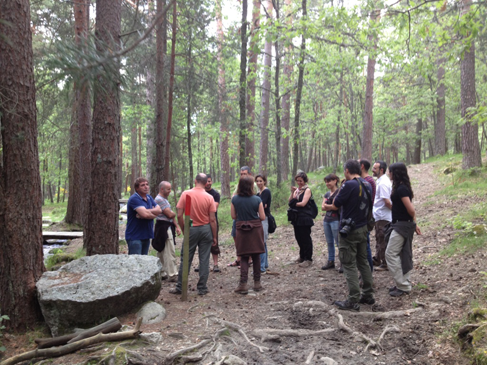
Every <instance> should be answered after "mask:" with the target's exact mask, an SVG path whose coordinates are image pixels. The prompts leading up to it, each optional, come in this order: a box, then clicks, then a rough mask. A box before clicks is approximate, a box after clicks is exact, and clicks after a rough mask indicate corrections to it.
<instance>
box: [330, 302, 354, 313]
mask: <svg viewBox="0 0 487 365" xmlns="http://www.w3.org/2000/svg"><path fill="white" fill-rule="evenodd" d="M333 304H335V305H336V306H337V307H338V309H342V310H345V311H353V312H359V311H360V306H359V305H358V304H357V303H353V302H350V301H349V300H344V301H335V302H333Z"/></svg>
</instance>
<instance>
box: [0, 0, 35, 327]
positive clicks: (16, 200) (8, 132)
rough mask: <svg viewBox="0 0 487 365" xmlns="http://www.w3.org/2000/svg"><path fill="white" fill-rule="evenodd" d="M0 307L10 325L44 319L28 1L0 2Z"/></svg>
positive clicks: (26, 325) (14, 325)
mask: <svg viewBox="0 0 487 365" xmlns="http://www.w3.org/2000/svg"><path fill="white" fill-rule="evenodd" d="M0 14H1V18H2V20H3V21H4V22H0V34H2V36H3V37H5V39H6V40H8V42H5V41H0V70H1V72H0V85H1V86H0V88H1V89H2V90H1V92H0V125H1V135H2V154H1V156H2V161H1V164H0V308H1V311H2V312H1V313H2V315H8V316H9V317H10V320H9V321H4V322H3V323H2V324H5V325H6V326H7V327H8V328H11V329H13V330H15V331H21V330H25V329H27V328H33V326H34V325H35V324H36V322H37V321H38V320H40V319H41V318H42V316H41V311H40V308H39V304H38V302H37V296H36V287H35V283H36V281H37V280H39V278H40V277H41V275H42V273H43V271H44V262H43V259H42V201H41V180H40V174H39V155H38V145H37V116H36V97H35V84H34V68H33V52H32V31H31V23H30V6H29V1H28V0H18V1H10V0H1V1H0Z"/></svg>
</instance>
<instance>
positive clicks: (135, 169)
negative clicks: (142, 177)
mask: <svg viewBox="0 0 487 365" xmlns="http://www.w3.org/2000/svg"><path fill="white" fill-rule="evenodd" d="M130 142H131V143H130V152H131V159H130V161H131V162H132V163H131V169H130V171H131V174H132V181H130V195H132V194H134V193H135V188H134V182H135V179H137V178H138V177H139V164H138V162H137V160H138V158H137V125H136V122H135V120H133V121H132V128H131V130H130Z"/></svg>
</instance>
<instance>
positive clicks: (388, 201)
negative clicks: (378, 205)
mask: <svg viewBox="0 0 487 365" xmlns="http://www.w3.org/2000/svg"><path fill="white" fill-rule="evenodd" d="M383 200H384V204H385V205H386V207H387V208H389V209H392V202H391V200H390V199H387V198H383Z"/></svg>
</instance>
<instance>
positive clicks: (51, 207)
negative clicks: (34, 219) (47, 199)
mask: <svg viewBox="0 0 487 365" xmlns="http://www.w3.org/2000/svg"><path fill="white" fill-rule="evenodd" d="M67 206H68V202H67V201H65V202H64V203H46V204H44V205H43V206H42V220H45V221H51V222H61V221H62V220H63V219H64V217H65V216H66V208H67Z"/></svg>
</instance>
